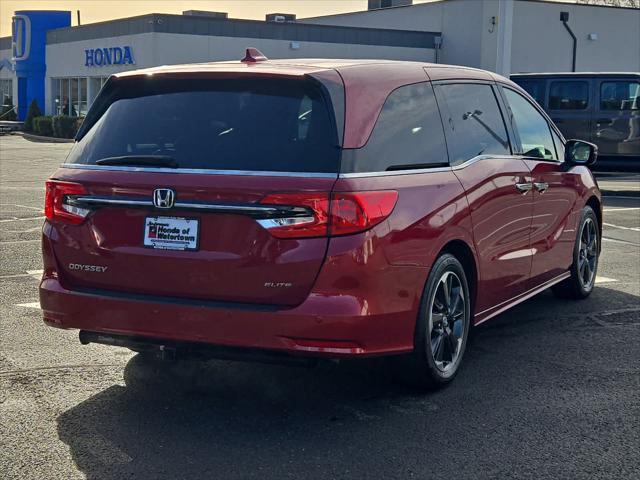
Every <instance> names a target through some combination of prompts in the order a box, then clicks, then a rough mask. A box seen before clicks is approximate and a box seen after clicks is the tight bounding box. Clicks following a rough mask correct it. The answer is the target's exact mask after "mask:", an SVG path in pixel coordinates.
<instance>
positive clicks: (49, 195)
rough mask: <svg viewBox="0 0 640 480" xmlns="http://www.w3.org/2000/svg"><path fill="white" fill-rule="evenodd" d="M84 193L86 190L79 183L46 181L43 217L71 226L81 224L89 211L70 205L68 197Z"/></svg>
mask: <svg viewBox="0 0 640 480" xmlns="http://www.w3.org/2000/svg"><path fill="white" fill-rule="evenodd" d="M85 193H87V191H86V189H85V188H84V186H82V185H80V184H79V183H71V182H58V181H56V180H48V181H47V183H46V190H45V196H44V216H45V217H46V218H47V219H49V220H56V221H60V222H63V223H70V224H72V225H79V224H81V223H82V222H83V221H84V219H85V217H86V216H87V215H88V214H89V210H88V209H86V208H81V207H77V206H75V205H71V204H70V203H69V196H72V195H83V194H85Z"/></svg>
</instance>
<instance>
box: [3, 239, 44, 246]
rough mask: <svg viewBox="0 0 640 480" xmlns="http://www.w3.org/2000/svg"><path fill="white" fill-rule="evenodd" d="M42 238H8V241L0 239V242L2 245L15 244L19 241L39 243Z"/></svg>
mask: <svg viewBox="0 0 640 480" xmlns="http://www.w3.org/2000/svg"><path fill="white" fill-rule="evenodd" d="M41 241H42V240H39V239H38V240H8V241H4V240H2V241H0V243H1V244H3V245H17V244H19V243H39V242H41Z"/></svg>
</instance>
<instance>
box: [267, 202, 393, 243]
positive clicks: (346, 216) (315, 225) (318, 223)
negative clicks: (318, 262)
mask: <svg viewBox="0 0 640 480" xmlns="http://www.w3.org/2000/svg"><path fill="white" fill-rule="evenodd" d="M397 200H398V192H396V191H394V190H382V191H374V192H337V193H333V194H331V197H329V194H318V193H280V194H274V195H268V196H266V197H265V198H264V199H263V200H262V201H261V202H260V203H262V204H265V205H286V206H288V207H304V208H306V209H307V213H306V214H298V215H295V216H286V217H284V218H270V219H265V220H258V222H259V223H260V225H262V226H263V227H264V228H266V229H267V230H269V232H270V233H271V234H272V235H273V236H274V237H278V238H310V237H324V236H327V235H328V236H337V235H349V234H354V233H359V232H364V231H366V230H369V229H370V228H372V227H374V226H375V225H377V224H379V223H380V222H382V221H383V220H384V219H385V218H387V217H388V216H389V215H390V214H391V212H392V211H393V209H394V207H395V205H396V201H397Z"/></svg>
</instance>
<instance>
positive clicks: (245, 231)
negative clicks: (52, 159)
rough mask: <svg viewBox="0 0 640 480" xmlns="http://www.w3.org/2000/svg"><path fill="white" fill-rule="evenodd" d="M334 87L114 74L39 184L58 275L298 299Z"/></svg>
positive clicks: (331, 146)
mask: <svg viewBox="0 0 640 480" xmlns="http://www.w3.org/2000/svg"><path fill="white" fill-rule="evenodd" d="M338 87H341V85H339V84H338V83H335V84H333V85H331V88H326V86H325V85H324V84H323V82H322V81H319V80H318V79H314V78H312V77H311V76H309V75H300V76H299V77H285V76H273V75H268V76H265V75H262V76H261V75H249V76H247V75H236V76H226V77H219V76H218V77H213V78H212V77H210V76H209V77H202V76H197V75H194V76H189V77H185V76H184V74H182V75H181V76H180V77H175V76H171V75H160V76H155V77H154V76H134V77H129V78H127V77H125V78H118V79H112V80H110V82H109V83H108V84H107V86H106V87H105V89H104V90H103V91H102V92H101V94H100V96H99V98H98V99H97V100H96V102H95V104H94V106H93V107H92V109H91V111H90V112H89V115H88V117H87V120H86V121H85V124H84V125H83V127H82V128H81V130H80V133H79V135H78V137H79V141H78V142H77V143H76V144H75V146H74V147H73V149H72V151H71V153H70V155H69V158H68V159H67V163H66V164H65V165H64V166H63V167H64V168H61V169H60V170H59V171H58V172H57V173H56V175H55V177H54V178H53V179H52V181H51V182H50V183H49V184H48V186H47V189H48V191H47V197H48V200H47V201H48V203H47V208H48V209H49V213H48V214H47V216H48V217H49V218H50V219H51V222H50V224H51V226H52V227H53V230H54V231H55V234H52V235H49V238H50V239H51V241H52V246H53V251H54V254H55V257H56V259H57V262H58V269H59V270H60V271H59V274H60V277H61V280H62V281H63V282H65V283H66V284H67V285H69V287H71V288H75V289H85V290H102V291H105V290H108V291H112V292H122V293H126V294H134V295H135V294H138V295H153V296H159V297H174V298H182V299H197V300H207V301H220V302H241V303H254V304H270V305H283V306H292V305H296V304H299V303H301V302H302V301H303V300H304V298H305V297H306V296H307V295H308V293H309V291H310V289H311V287H312V286H313V283H314V281H315V278H316V276H317V274H318V272H319V269H320V267H321V266H322V263H323V261H324V257H325V253H326V250H327V244H328V235H327V232H326V228H327V226H326V218H320V217H322V211H323V208H324V209H325V210H326V208H325V207H324V206H325V204H326V202H327V199H328V196H329V194H330V192H331V189H332V187H333V184H334V183H335V180H336V178H337V172H338V170H339V158H340V138H339V134H338V131H339V128H338V127H337V126H336V123H337V122H336V113H335V112H334V106H333V104H334V100H335V99H333V98H332V94H331V93H330V90H332V91H333V94H334V95H335V93H336V92H340V88H338ZM338 115H340V113H338ZM318 212H320V213H318Z"/></svg>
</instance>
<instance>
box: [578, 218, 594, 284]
mask: <svg viewBox="0 0 640 480" xmlns="http://www.w3.org/2000/svg"><path fill="white" fill-rule="evenodd" d="M597 266H598V233H597V230H596V224H595V222H594V221H593V219H592V218H587V219H586V221H585V222H584V225H583V226H582V231H581V232H580V246H579V251H578V278H579V279H580V284H581V285H582V288H584V289H585V290H590V289H591V288H592V287H593V282H594V280H595V276H596V267H597Z"/></svg>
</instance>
